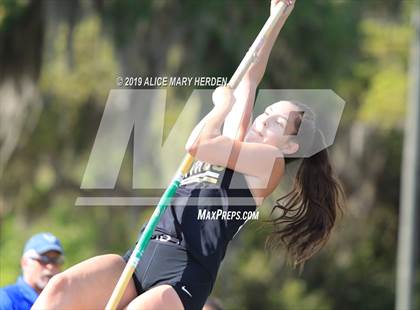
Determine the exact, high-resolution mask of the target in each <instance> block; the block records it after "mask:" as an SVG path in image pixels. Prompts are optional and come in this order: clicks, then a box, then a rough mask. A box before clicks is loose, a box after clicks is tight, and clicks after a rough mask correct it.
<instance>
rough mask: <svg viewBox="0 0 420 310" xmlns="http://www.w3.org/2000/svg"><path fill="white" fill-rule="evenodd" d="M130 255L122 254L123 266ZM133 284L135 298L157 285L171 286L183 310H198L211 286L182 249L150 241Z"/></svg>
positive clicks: (134, 275)
mask: <svg viewBox="0 0 420 310" xmlns="http://www.w3.org/2000/svg"><path fill="white" fill-rule="evenodd" d="M131 253H132V250H129V251H128V252H127V253H125V255H124V257H123V258H124V260H125V261H126V262H128V259H129V258H130V255H131ZM133 280H134V284H135V286H136V289H137V293H138V294H139V295H140V294H142V293H144V292H145V291H147V290H149V289H151V288H153V287H155V286H158V285H162V284H169V285H171V286H172V287H173V288H174V289H175V291H176V292H177V294H178V296H179V298H180V299H181V302H182V304H183V305H184V309H185V310H196V309H197V310H201V309H202V308H203V306H204V304H205V302H206V300H207V297H208V296H209V295H210V293H211V290H212V289H213V284H214V281H213V279H212V278H211V275H210V273H209V272H207V271H206V270H205V269H204V268H203V267H202V265H201V264H200V263H199V262H198V261H197V260H195V259H194V258H193V257H191V255H189V254H188V252H187V250H186V249H185V248H183V247H182V246H180V245H178V244H175V243H171V242H164V241H159V240H150V243H149V245H148V246H147V248H146V251H145V252H144V254H143V256H142V258H141V259H140V262H139V264H138V266H137V268H136V270H135V272H134V274H133Z"/></svg>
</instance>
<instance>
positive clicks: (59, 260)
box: [29, 255, 64, 265]
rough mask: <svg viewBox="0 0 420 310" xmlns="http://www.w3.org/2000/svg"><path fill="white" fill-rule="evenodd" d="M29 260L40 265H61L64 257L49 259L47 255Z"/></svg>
mask: <svg viewBox="0 0 420 310" xmlns="http://www.w3.org/2000/svg"><path fill="white" fill-rule="evenodd" d="M29 258H30V259H33V260H36V261H37V262H39V263H40V264H42V265H48V264H51V265H62V264H63V263H64V257H63V256H61V255H60V256H56V257H50V256H47V255H39V256H37V257H29Z"/></svg>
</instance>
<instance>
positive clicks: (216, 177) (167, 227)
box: [124, 161, 256, 310]
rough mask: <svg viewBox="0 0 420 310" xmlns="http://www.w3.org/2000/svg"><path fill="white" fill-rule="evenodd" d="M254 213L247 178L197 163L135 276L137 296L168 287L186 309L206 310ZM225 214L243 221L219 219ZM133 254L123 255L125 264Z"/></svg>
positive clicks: (180, 188)
mask: <svg viewBox="0 0 420 310" xmlns="http://www.w3.org/2000/svg"><path fill="white" fill-rule="evenodd" d="M255 209H256V206H255V202H254V199H253V197H252V194H251V192H250V190H249V188H248V186H247V183H246V181H245V178H244V176H243V175H242V174H240V173H238V172H234V171H233V170H231V169H229V168H224V167H220V166H215V165H210V164H208V163H203V162H200V161H197V162H195V163H194V165H193V166H192V168H191V169H190V171H189V173H188V174H187V176H186V178H185V179H184V180H183V181H182V183H181V186H180V187H179V188H178V190H177V192H176V194H175V196H174V199H173V200H172V202H171V205H170V206H168V208H167V209H166V210H165V212H164V214H163V216H162V218H161V220H160V222H159V224H158V225H157V227H156V229H155V232H154V233H153V237H152V240H151V241H150V244H149V246H148V247H147V248H146V251H145V253H144V254H143V257H142V258H141V260H140V263H139V266H138V267H137V269H136V271H135V274H134V275H133V279H134V282H135V284H136V288H137V291H138V293H139V294H142V293H143V292H144V291H146V290H148V289H150V288H152V287H154V286H157V285H161V284H169V285H171V286H172V287H173V288H174V289H175V291H176V292H177V294H178V295H179V297H180V299H181V301H182V303H183V305H184V308H185V309H186V310H190V309H202V307H203V305H204V303H205V301H206V299H207V297H208V296H209V295H210V293H211V291H212V288H213V285H214V283H215V280H216V276H217V272H218V269H219V266H220V263H221V262H222V260H223V258H224V256H225V253H226V248H227V245H228V243H229V241H230V240H232V238H233V237H234V235H235V234H236V233H237V232H238V230H239V229H240V228H241V226H242V225H243V224H244V223H245V220H244V219H243V217H242V214H244V212H245V211H255ZM218 210H219V211H218ZM222 211H225V214H227V211H230V213H231V214H238V213H239V214H240V216H239V217H235V218H232V219H227V218H226V217H223V216H218V217H217V216H216V219H215V215H216V214H217V212H219V215H220V214H221V213H222ZM232 211H235V212H236V213H233V212H232ZM130 254H131V251H129V252H127V253H126V255H125V256H124V258H125V259H126V261H128V258H129V256H130Z"/></svg>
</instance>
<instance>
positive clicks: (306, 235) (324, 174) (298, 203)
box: [267, 102, 344, 266]
mask: <svg viewBox="0 0 420 310" xmlns="http://www.w3.org/2000/svg"><path fill="white" fill-rule="evenodd" d="M293 103H294V104H295V105H296V106H298V107H301V108H303V109H304V111H305V113H304V114H303V113H302V114H295V115H296V117H295V119H294V120H293V123H294V125H295V126H294V127H295V128H298V129H299V131H301V130H302V131H303V133H302V134H300V135H299V136H301V137H304V139H306V140H308V137H309V139H311V140H312V141H311V143H309V145H310V146H311V145H314V144H317V145H321V144H323V143H324V140H323V135H322V133H321V131H320V130H319V129H317V126H316V120H315V115H314V114H313V112H312V110H311V109H309V108H308V107H307V106H305V105H303V104H301V103H296V102H293ZM300 142H302V141H297V143H299V145H301V143H300ZM306 145H308V143H307V141H306ZM293 160H294V159H289V158H287V159H286V164H287V163H289V162H291V161H293ZM343 198H344V194H343V190H342V188H341V185H340V183H339V182H338V180H337V179H336V177H335V176H334V173H333V169H332V167H331V163H330V160H329V155H328V151H327V149H326V148H324V149H323V150H322V151H320V152H318V153H316V154H315V155H313V156H311V157H306V158H303V159H302V162H301V164H300V166H299V168H298V171H297V173H296V176H295V179H294V182H293V187H292V190H291V191H290V192H289V193H288V194H286V195H284V196H283V197H280V198H279V199H277V201H276V205H275V206H274V207H273V209H272V211H271V215H273V214H274V211H276V210H280V211H281V214H280V215H279V216H277V217H274V218H273V219H272V220H271V221H270V222H272V223H273V224H274V227H275V229H274V231H273V233H272V234H271V235H270V236H269V237H268V239H267V243H268V245H274V246H276V245H278V244H279V243H281V244H284V245H285V246H286V249H287V251H288V254H289V256H290V258H291V259H292V260H293V262H294V264H295V266H296V265H302V266H303V263H304V262H305V261H306V260H308V259H309V258H310V257H311V256H312V255H314V254H315V253H316V252H317V251H319V250H320V249H321V248H322V247H323V246H324V245H325V243H326V242H327V240H328V238H329V236H330V233H331V230H332V228H333V226H334V223H335V221H336V218H337V213H338V212H340V211H341V210H342V208H343Z"/></svg>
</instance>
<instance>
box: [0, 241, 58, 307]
mask: <svg viewBox="0 0 420 310" xmlns="http://www.w3.org/2000/svg"><path fill="white" fill-rule="evenodd" d="M63 254H64V250H63V247H62V245H61V242H60V240H58V239H57V238H56V237H55V236H54V235H52V234H51V233H39V234H36V235H34V236H32V237H31V238H30V239H29V240H28V241H27V242H26V245H25V248H24V250H23V255H22V258H21V260H20V265H21V267H22V276H20V277H19V278H18V279H17V281H16V283H15V284H12V285H9V286H6V287H4V288H1V289H0V310H5V309H8V310H9V309H16V310H17V309H19V310H23V309H30V308H31V307H32V305H33V303H34V302H35V300H36V299H37V298H38V296H39V294H40V293H41V292H42V290H43V289H44V287H45V286H46V285H47V283H48V281H49V280H50V279H51V278H52V277H53V276H54V275H56V274H57V273H59V272H61V266H62V264H63V262H64V259H63Z"/></svg>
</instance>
